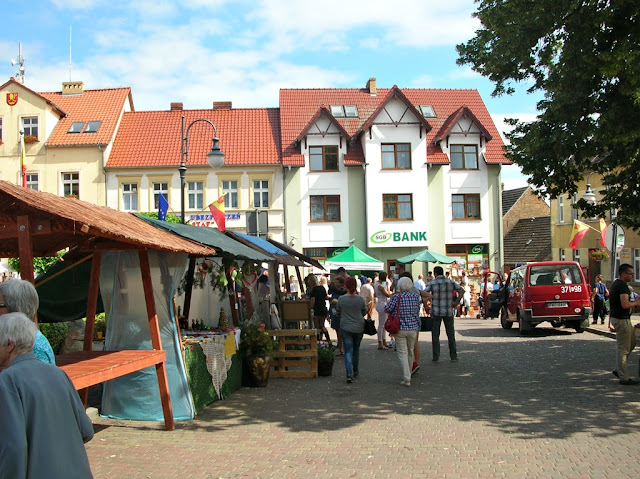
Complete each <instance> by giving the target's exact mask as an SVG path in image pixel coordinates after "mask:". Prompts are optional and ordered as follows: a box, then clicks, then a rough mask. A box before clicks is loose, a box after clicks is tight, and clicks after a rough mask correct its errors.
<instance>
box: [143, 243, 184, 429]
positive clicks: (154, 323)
mask: <svg viewBox="0 0 640 479" xmlns="http://www.w3.org/2000/svg"><path fill="white" fill-rule="evenodd" d="M138 257H139V259H140V272H141V274H142V286H143V288H144V300H145V303H146V305H147V317H148V319H149V332H150V333H151V345H152V346H153V349H157V350H162V340H161V339H160V325H159V324H158V314H157V313H156V303H155V301H154V299H153V285H152V283H151V268H150V267H149V255H148V253H147V250H143V249H141V250H139V251H138ZM156 374H157V376H158V388H159V389H160V401H161V402H162V413H163V414H164V427H165V429H166V430H167V431H173V430H174V429H175V425H174V422H173V410H172V408H171V396H170V395H169V381H168V380H167V368H166V365H165V363H164V361H163V362H161V363H159V364H156Z"/></svg>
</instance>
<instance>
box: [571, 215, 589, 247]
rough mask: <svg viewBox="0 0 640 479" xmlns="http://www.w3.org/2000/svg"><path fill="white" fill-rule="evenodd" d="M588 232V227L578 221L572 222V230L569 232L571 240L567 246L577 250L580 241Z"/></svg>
mask: <svg viewBox="0 0 640 479" xmlns="http://www.w3.org/2000/svg"><path fill="white" fill-rule="evenodd" d="M587 231H589V226H587V225H585V224H584V223H583V222H581V221H578V220H573V229H572V230H571V238H570V239H569V246H571V248H573V249H577V248H578V245H579V244H580V242H581V241H582V238H584V236H585V235H586V234H587Z"/></svg>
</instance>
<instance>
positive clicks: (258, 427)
mask: <svg viewBox="0 0 640 479" xmlns="http://www.w3.org/2000/svg"><path fill="white" fill-rule="evenodd" d="M634 319H635V318H634ZM634 322H635V321H634ZM443 329H444V328H443ZM456 329H457V340H458V354H459V359H460V360H459V362H451V361H449V355H448V348H447V343H446V335H445V333H444V330H443V331H442V333H441V348H442V351H441V360H440V362H439V363H433V362H432V361H431V335H430V333H421V334H420V344H421V349H422V360H421V369H420V370H419V372H418V373H417V374H416V375H415V376H414V377H413V380H412V383H411V387H409V388H406V387H402V386H400V384H399V383H400V380H401V379H402V378H401V373H400V366H399V364H398V360H397V356H396V353H395V352H393V351H379V350H378V349H377V343H376V339H375V336H374V337H365V339H364V340H363V343H362V348H361V366H360V376H359V377H358V378H357V380H356V381H355V382H354V383H353V384H350V385H349V384H347V383H346V380H345V374H344V362H343V361H342V357H337V358H336V363H335V365H334V369H333V376H331V377H325V378H322V377H321V378H316V379H308V380H305V379H299V380H284V379H272V380H271V381H270V382H269V385H268V387H266V388H261V389H250V388H243V389H240V390H239V391H236V392H235V393H234V394H233V395H232V396H231V397H230V398H228V399H226V400H224V401H218V402H215V403H214V404H212V405H211V406H209V407H207V408H206V409H205V410H204V411H202V413H201V414H200V415H199V416H198V417H197V418H196V419H195V420H193V421H182V422H178V423H177V427H176V430H175V431H172V432H166V431H164V430H163V424H161V423H148V422H131V421H113V420H107V419H103V418H99V419H97V420H96V425H95V428H96V435H95V437H94V439H93V440H92V441H91V442H90V443H88V444H87V451H88V454H89V459H90V462H91V467H92V470H93V473H94V476H95V477H96V478H107V477H118V478H119V477H128V478H147V477H150V478H176V477H181V478H215V479H217V478H224V479H227V478H238V477H243V478H257V477H260V478H270V477H273V478H276V477H277V478H312V477H314V478H315V477H322V478H327V477H333V478H352V477H362V478H364V477H366V478H369V477H376V478H392V477H393V478H413V477H415V478H418V477H420V478H423V477H447V478H479V477H492V478H495V477H502V478H530V477H533V478H549V477H570V478H606V479H613V478H634V479H635V478H637V477H640V461H639V460H638V458H637V456H636V454H637V453H638V444H639V443H640V386H635V387H634V386H621V385H620V384H619V383H618V381H617V380H616V379H615V378H614V376H613V375H612V374H611V370H612V369H614V367H615V341H614V340H612V339H610V338H607V337H604V336H599V335H596V334H592V333H589V332H585V333H583V334H577V333H575V332H574V330H572V329H571V330H570V329H567V330H552V329H551V328H550V327H545V324H543V325H541V326H539V327H538V328H536V330H535V331H534V333H533V334H531V335H530V336H528V337H520V336H519V335H518V331H517V328H514V329H513V330H503V329H502V328H501V327H500V325H499V322H498V320H477V319H460V320H456ZM630 372H632V374H633V375H634V376H636V375H637V373H638V354H637V353H635V352H634V353H633V354H632V355H631V357H630Z"/></svg>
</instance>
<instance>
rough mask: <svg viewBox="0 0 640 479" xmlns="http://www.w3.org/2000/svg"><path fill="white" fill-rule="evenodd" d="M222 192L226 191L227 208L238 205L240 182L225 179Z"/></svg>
mask: <svg viewBox="0 0 640 479" xmlns="http://www.w3.org/2000/svg"><path fill="white" fill-rule="evenodd" d="M222 193H223V194H224V193H226V195H225V197H224V207H225V208H237V207H238V182H237V181H236V180H223V181H222Z"/></svg>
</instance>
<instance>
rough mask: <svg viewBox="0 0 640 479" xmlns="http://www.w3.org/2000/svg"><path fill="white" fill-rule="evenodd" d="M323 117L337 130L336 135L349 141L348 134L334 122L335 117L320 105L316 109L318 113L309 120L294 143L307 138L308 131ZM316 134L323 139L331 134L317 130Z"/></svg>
mask: <svg viewBox="0 0 640 479" xmlns="http://www.w3.org/2000/svg"><path fill="white" fill-rule="evenodd" d="M325 116H326V117H327V118H328V120H329V122H330V126H331V125H334V126H335V127H336V128H337V129H338V133H339V134H340V135H342V136H344V137H345V138H346V139H347V140H349V139H350V138H351V137H350V136H349V133H347V132H346V130H345V129H344V128H343V127H342V125H341V124H340V123H338V121H337V120H336V117H335V116H333V114H332V113H331V112H330V111H329V110H328V109H327V107H325V106H324V105H322V106H321V107H320V108H319V109H318V112H317V113H316V114H315V115H314V116H313V118H311V120H309V123H307V125H306V126H305V127H304V128H303V130H302V131H301V132H300V134H299V135H298V137H297V138H296V141H297V142H300V141H302V138H304V137H305V136H307V135H308V134H309V133H310V130H311V129H312V128H313V127H314V125H315V126H317V122H318V120H320V119H321V118H322V117H325ZM316 134H319V135H321V136H322V137H323V138H324V136H325V135H330V134H332V133H331V132H329V131H328V130H327V131H320V129H319V128H318V133H316Z"/></svg>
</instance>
